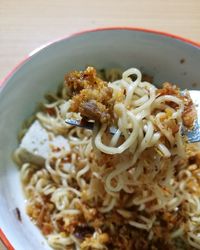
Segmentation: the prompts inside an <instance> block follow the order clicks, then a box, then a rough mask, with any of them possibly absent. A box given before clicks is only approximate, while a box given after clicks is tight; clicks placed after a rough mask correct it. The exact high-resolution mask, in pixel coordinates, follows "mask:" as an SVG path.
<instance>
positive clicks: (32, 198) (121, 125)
mask: <svg viewBox="0 0 200 250" xmlns="http://www.w3.org/2000/svg"><path fill="white" fill-rule="evenodd" d="M132 75H134V76H136V77H135V80H132V78H131V76H132ZM109 86H110V87H111V88H112V89H113V98H114V99H115V100H116V101H115V103H114V120H115V126H116V127H117V129H118V130H117V132H116V133H115V135H112V136H111V135H110V134H108V133H107V126H108V125H106V124H103V125H102V126H101V127H100V128H99V127H98V126H97V127H96V128H95V130H94V133H93V134H92V132H91V131H88V130H84V129H81V128H72V127H70V126H68V125H66V124H65V123H64V122H63V121H64V119H66V118H77V119H79V118H80V117H79V114H75V113H71V112H69V107H70V102H71V100H69V99H68V96H67V92H66V89H65V87H64V86H63V88H62V92H61V94H59V95H56V94H53V95H51V98H50V99H51V101H50V103H48V104H43V105H44V107H45V108H46V109H47V110H48V109H49V110H52V109H53V110H54V115H53V116H52V115H50V114H49V113H47V112H44V111H42V110H41V111H39V112H37V113H36V119H37V120H38V121H39V122H40V123H41V124H42V126H43V127H44V128H46V129H48V131H49V134H50V135H51V136H54V135H55V134H56V135H64V136H65V137H66V138H67V139H68V141H69V144H70V150H68V151H66V150H64V149H61V150H59V151H58V150H57V151H56V150H54V149H52V152H51V153H50V154H49V156H48V158H47V159H46V161H45V164H44V166H42V167H41V166H37V165H34V164H32V163H30V162H26V163H22V162H21V160H20V157H19V154H18V153H19V152H18V149H17V150H16V152H15V159H16V161H17V162H18V163H19V164H20V165H21V179H22V183H23V187H24V191H25V195H26V197H27V199H28V205H27V213H28V214H29V215H30V217H31V218H32V219H33V220H34V222H35V223H36V224H37V226H38V227H39V228H40V229H41V231H42V232H43V234H44V235H45V236H46V238H47V240H48V243H49V244H50V246H51V247H53V248H54V249H62V250H64V249H83V250H87V249H99V250H100V249H162V248H159V246H158V245H157V243H156V242H159V241H161V242H162V243H163V249H164V247H165V244H166V248H165V249H184V247H185V246H190V247H193V248H194V249H200V235H199V228H200V219H199V211H200V200H199V195H200V191H199V190H200V187H199V179H198V178H199V177H198V176H199V174H200V170H199V169H198V164H197V163H196V162H194V161H193V163H191V164H190V163H189V161H188V153H187V152H188V151H187V150H188V143H187V142H186V141H185V139H184V138H183V137H182V136H181V127H182V122H183V121H182V112H183V109H184V105H183V102H182V100H181V99H180V98H178V97H176V96H173V95H170V94H166V95H161V96H159V95H157V88H156V87H155V86H154V85H152V84H151V83H149V82H146V81H142V75H141V72H140V71H139V70H138V69H135V68H131V69H128V70H126V71H125V72H124V73H123V74H122V79H120V80H116V81H113V82H110V83H109ZM119 95H122V97H119ZM171 124H176V125H178V130H177V131H175V132H174V131H173V129H170V128H171V127H170V126H171ZM176 127H177V126H176ZM24 132H25V131H24ZM24 132H23V133H24ZM195 159H196V158H195ZM141 242H142V243H141ZM136 243H137V244H138V245H137V248H136V245H134V244H136ZM154 243H155V245H154ZM120 244H121V245H120ZM139 244H142V245H139ZM167 244H169V245H167ZM133 246H134V247H135V248H133ZM141 246H143V247H145V246H147V247H148V246H152V247H155V248H141ZM156 246H158V248H156ZM167 246H168V247H169V248H167ZM114 247H115V248H114ZM131 247H132V248H131ZM172 247H173V248H172ZM186 249H188V248H186Z"/></svg>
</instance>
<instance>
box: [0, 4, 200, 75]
mask: <svg viewBox="0 0 200 250" xmlns="http://www.w3.org/2000/svg"><path fill="white" fill-rule="evenodd" d="M106 26H129V27H132V26H134V27H144V28H149V29H156V30H161V31H165V32H170V33H173V34H177V35H180V36H183V37H186V38H189V39H192V40H194V41H196V42H200V0H167V1H166V0H165V1H164V0H138V1H136V0H123V1H122V0H101V1H98V0H72V1H70V0H46V1H45V0H0V79H2V78H3V77H5V75H6V74H7V73H8V72H9V71H10V70H11V69H12V68H13V67H14V66H15V65H16V64H17V63H18V62H19V61H20V60H22V59H23V58H24V57H25V56H26V55H27V54H28V53H29V52H30V51H31V50H33V49H35V48H36V47H38V46H40V45H42V44H45V43H47V42H49V41H51V40H54V39H56V38H59V37H63V36H67V35H69V34H71V33H75V32H78V31H81V30H85V29H91V28H96V27H106Z"/></svg>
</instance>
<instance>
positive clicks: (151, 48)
mask: <svg viewBox="0 0 200 250" xmlns="http://www.w3.org/2000/svg"><path fill="white" fill-rule="evenodd" d="M87 65H93V66H95V67H96V68H110V67H114V68H122V69H127V68H129V67H136V68H139V69H140V70H141V71H142V72H145V73H146V74H149V75H153V76H154V82H156V83H157V84H160V83H162V82H164V81H169V82H173V83H176V84H178V85H179V86H181V88H187V89H200V71H199V67H200V44H197V43H195V42H192V41H189V40H187V39H184V38H180V37H177V36H174V35H170V34H165V33H163V32H156V31H150V30H144V29H138V28H106V29H97V30H90V31H86V32H81V33H78V34H75V35H72V36H70V37H66V38H62V39H60V40H57V41H54V42H52V43H49V44H48V45H45V46H42V47H40V48H38V49H36V50H34V51H33V52H32V53H30V54H29V55H28V56H27V57H26V58H25V59H24V60H23V61H22V62H21V63H20V64H19V65H18V66H16V68H15V69H14V70H13V71H12V72H11V73H10V74H9V75H8V76H7V77H6V78H5V79H4V80H3V81H2V85H1V91H0V117H1V122H0V159H1V161H0V204H1V205H0V236H1V239H2V241H3V242H4V244H5V245H6V246H7V248H8V249H16V250H23V249H28V250H34V249H50V247H49V246H48V245H47V243H46V241H45V239H44V237H43V236H42V235H41V233H40V231H39V230H38V229H37V228H36V226H34V224H33V223H32V222H31V221H30V219H29V217H28V216H27V215H26V213H25V203H26V201H25V198H24V195H23V191H22V187H21V184H20V176H19V169H18V168H17V166H16V165H15V163H14V162H13V160H12V153H13V151H14V149H15V148H16V147H17V145H18V141H17V133H18V131H19V129H20V127H21V124H22V122H23V121H24V120H25V119H26V118H27V117H29V116H30V115H31V114H32V113H33V112H34V109H35V106H36V104H37V103H38V102H39V101H41V100H42V99H43V96H44V94H45V93H46V92H47V91H55V90H56V88H57V86H58V84H59V83H60V82H62V81H63V77H64V74H65V73H66V72H68V71H70V70H73V69H77V70H79V69H83V68H85V67H86V66H87ZM19 211H20V215H21V221H20V220H19Z"/></svg>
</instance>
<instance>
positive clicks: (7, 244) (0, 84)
mask: <svg viewBox="0 0 200 250" xmlns="http://www.w3.org/2000/svg"><path fill="white" fill-rule="evenodd" d="M106 30H129V31H138V32H144V33H145V32H146V33H151V34H154V35H162V36H165V37H169V38H173V39H176V40H179V41H181V42H183V43H186V44H190V45H192V46H194V47H197V48H199V49H200V43H198V42H194V41H192V40H190V39H188V38H184V37H181V36H178V35H174V34H170V33H167V32H163V31H157V30H152V29H145V28H137V27H105V28H96V29H89V30H84V31H80V32H76V33H73V34H71V35H68V36H64V37H61V38H59V39H56V40H53V41H50V42H49V43H46V44H44V45H42V46H40V47H38V48H36V49H35V50H33V51H32V52H30V53H29V54H28V55H27V56H26V57H25V58H24V59H23V60H22V61H20V62H19V63H18V64H17V65H16V66H15V67H14V68H13V69H12V70H11V71H10V72H9V73H8V74H7V75H6V76H5V77H4V78H3V79H2V80H0V88H2V87H4V86H5V85H6V83H7V81H8V80H9V79H10V78H11V77H12V75H13V74H14V73H15V72H16V71H17V70H18V69H19V68H21V67H22V66H23V65H24V64H25V63H26V62H27V61H28V60H29V59H30V58H31V57H32V56H33V55H35V54H36V53H37V52H39V51H40V50H42V49H44V48H46V47H47V46H49V45H51V44H53V43H55V42H59V41H62V40H65V39H68V38H71V37H73V36H79V35H82V34H85V33H90V32H99V31H106ZM0 240H1V241H2V242H3V244H4V245H5V247H6V248H7V249H8V250H14V248H13V246H12V245H11V243H10V242H9V241H8V239H7V238H6V236H5V234H4V233H3V231H2V230H1V229H0Z"/></svg>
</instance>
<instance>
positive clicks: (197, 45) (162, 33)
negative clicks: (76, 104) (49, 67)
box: [0, 26, 200, 92]
mask: <svg viewBox="0 0 200 250" xmlns="http://www.w3.org/2000/svg"><path fill="white" fill-rule="evenodd" d="M109 30H110V31H112V30H127V31H136V32H143V33H150V34H153V35H158V36H164V37H168V38H171V39H174V40H178V41H179V42H182V43H184V44H189V45H191V46H193V47H195V48H197V49H200V42H196V41H193V40H191V39H189V38H185V37H182V36H179V35H175V34H172V33H169V32H165V31H159V30H154V29H147V28H140V27H127V26H111V27H100V28H94V29H86V30H81V31H78V32H74V33H71V34H69V35H66V36H61V37H58V38H56V39H53V40H50V41H49V42H47V43H45V44H42V45H40V46H39V47H37V48H36V49H33V50H32V51H31V52H29V53H28V54H27V55H25V56H24V58H23V59H22V60H20V61H19V62H18V63H17V64H16V65H15V66H14V67H13V69H11V70H10V71H9V72H8V73H7V74H6V75H5V77H3V78H2V79H0V92H1V91H2V89H3V88H4V86H5V85H6V83H7V82H8V80H9V79H10V78H11V77H12V75H13V74H14V73H15V72H16V71H17V70H18V69H20V68H21V67H22V66H23V65H24V64H25V63H26V62H27V61H29V60H30V59H31V57H32V56H33V55H35V54H37V53H38V52H39V51H41V50H43V49H45V48H46V47H49V46H51V45H52V44H54V43H57V42H61V41H63V40H67V39H69V38H71V37H76V36H81V35H83V34H87V33H93V32H101V31H109Z"/></svg>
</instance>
